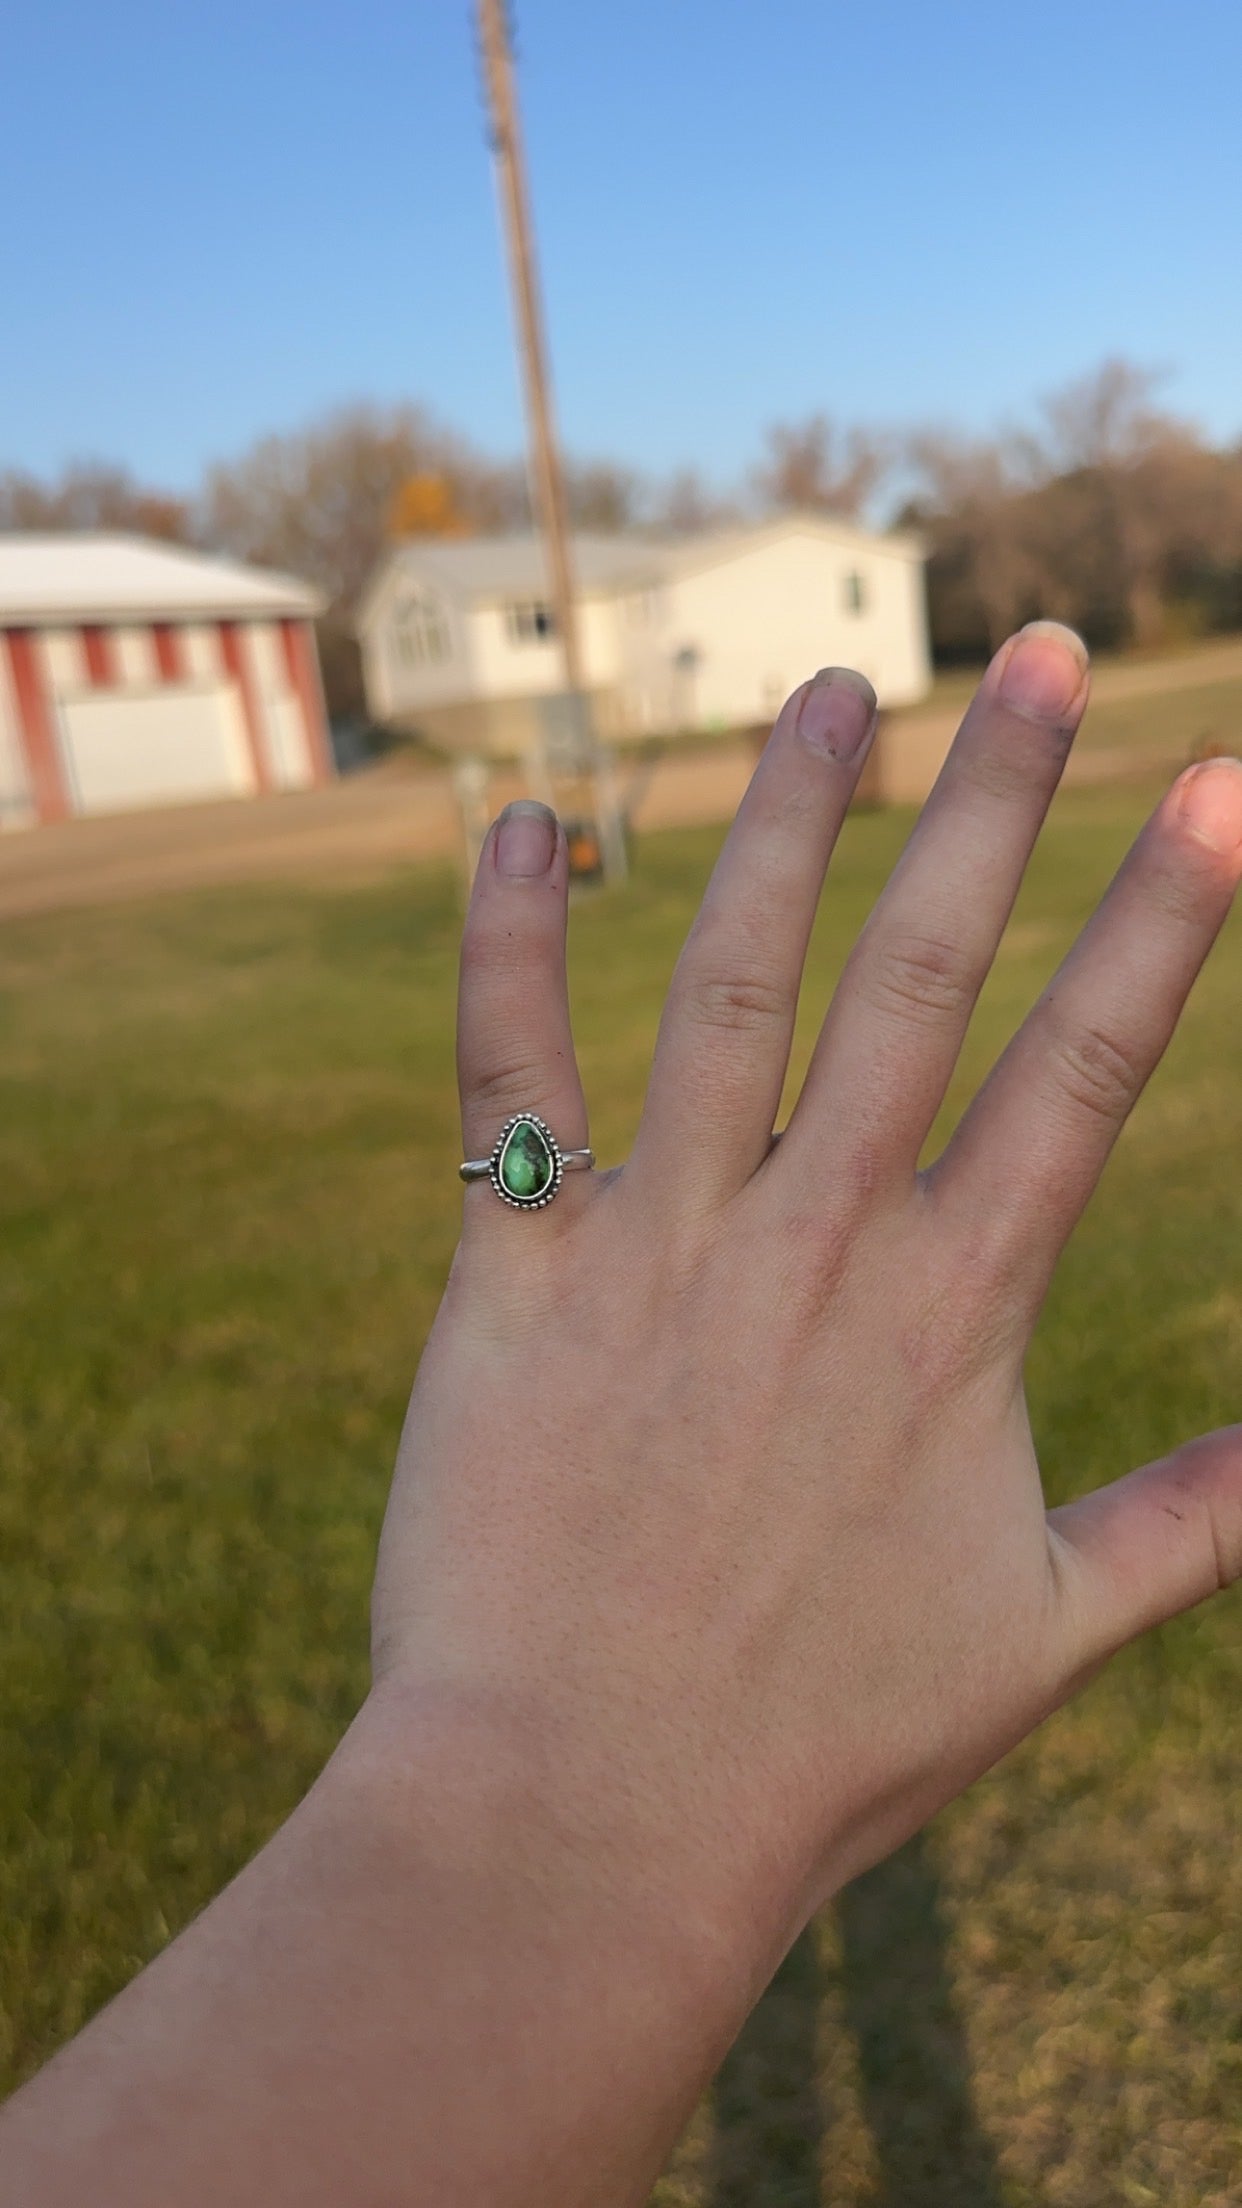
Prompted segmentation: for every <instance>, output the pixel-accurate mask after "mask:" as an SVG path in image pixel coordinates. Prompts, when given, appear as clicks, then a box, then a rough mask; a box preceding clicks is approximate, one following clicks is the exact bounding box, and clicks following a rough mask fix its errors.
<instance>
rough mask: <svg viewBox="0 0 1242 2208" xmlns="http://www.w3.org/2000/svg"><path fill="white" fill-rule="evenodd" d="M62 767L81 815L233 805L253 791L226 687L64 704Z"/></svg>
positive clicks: (94, 696)
mask: <svg viewBox="0 0 1242 2208" xmlns="http://www.w3.org/2000/svg"><path fill="white" fill-rule="evenodd" d="M60 719H61V734H62V738H63V742H64V747H65V766H66V769H67V771H68V775H69V780H70V785H71V787H72V790H73V793H74V804H75V809H76V810H77V811H78V812H80V813H110V812H123V811H126V810H128V809H129V808H130V807H133V806H138V805H175V804H178V803H179V802H181V801H183V800H186V799H190V798H202V797H233V796H239V795H242V794H244V793H246V792H248V791H249V790H251V789H252V788H253V786H254V784H253V777H252V774H251V768H250V760H249V755H248V752H247V749H246V739H245V730H244V727H243V725H242V718H241V710H240V707H239V705H238V701H237V695H236V692H235V691H234V690H233V688H232V687H231V685H229V684H209V685H203V686H200V687H179V688H173V689H167V690H155V691H149V692H147V693H146V694H145V695H143V694H139V695H137V696H133V695H131V696H128V697H127V696H126V695H125V693H124V692H123V691H99V690H96V691H92V692H91V693H90V695H89V696H82V697H78V698H72V697H70V698H62V699H61V705H60Z"/></svg>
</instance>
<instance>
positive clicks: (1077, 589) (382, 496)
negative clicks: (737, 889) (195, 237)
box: [0, 360, 1242, 712]
mask: <svg viewBox="0 0 1242 2208" xmlns="http://www.w3.org/2000/svg"><path fill="white" fill-rule="evenodd" d="M1157 392H1158V379H1156V378H1155V377H1153V376H1152V375H1151V374H1149V373H1148V372H1146V371H1145V370H1142V369H1139V368H1136V367H1134V366H1132V365H1130V364H1129V363H1127V362H1125V361H1121V360H1113V361H1108V362H1105V363H1104V365H1103V366H1102V367H1100V368H1098V369H1097V370H1095V371H1094V372H1093V373H1092V374H1091V375H1088V376H1085V377H1084V378H1082V380H1081V381H1079V382H1076V383H1074V384H1072V385H1069V386H1067V387H1066V388H1065V389H1064V390H1062V391H1059V392H1057V393H1054V394H1053V395H1052V396H1051V397H1050V398H1049V399H1047V400H1046V401H1045V402H1044V403H1043V405H1042V406H1041V407H1040V409H1039V410H1038V413H1037V414H1036V416H1035V417H1034V419H1033V420H1032V421H1031V422H1030V423H1028V424H1026V425H1022V426H1019V427H1017V428H1014V429H1010V430H1006V431H1004V432H1002V433H998V434H996V435H994V436H990V437H980V438H965V437H962V436H961V435H958V434H956V433H953V432H949V431H942V430H937V429H934V428H926V427H925V428H922V429H919V430H917V431H914V432H904V433H898V432H895V431H891V432H890V431H883V430H879V431H877V430H874V429H870V428H861V427H855V428H847V427H843V426H841V425H838V424H835V423H833V422H832V421H830V420H829V419H828V417H827V416H825V415H823V414H817V415H813V416H811V417H810V418H809V419H808V420H806V421H802V422H797V423H778V424H776V425H775V426H774V427H773V428H772V429H770V430H769V432H768V434H767V437H766V439H765V445H764V450H763V453H762V455H761V457H760V459H759V461H758V463H757V464H756V466H755V467H754V468H753V470H752V471H751V472H750V474H749V475H748V476H747V478H746V480H745V481H744V482H743V483H742V484H740V485H739V486H737V487H736V488H734V489H732V490H730V491H727V492H721V491H718V490H716V489H714V488H713V487H712V486H711V485H709V484H708V483H707V482H706V481H705V480H704V479H703V478H702V476H700V475H699V474H698V473H697V472H696V471H695V470H693V469H684V470H681V471H679V472H677V473H676V474H674V475H672V476H670V477H667V478H654V477H651V476H644V475H642V474H641V473H639V472H638V471H637V470H634V469H630V468H627V467H623V466H619V465H616V464H615V463H612V462H609V461H606V460H605V461H594V462H581V461H576V462H571V463H570V465H569V468H568V494H569V505H570V511H571V515H572V518H573V521H574V524H575V526H576V527H578V528H580V529H591V530H600V531H620V530H632V529H646V530H652V531H656V532H659V533H671V534H676V533H682V532H685V531H689V530H695V529H703V528H710V527H714V526H724V525H727V524H728V523H729V522H731V521H738V520H744V519H754V518H756V517H757V516H761V515H763V514H765V513H776V512H782V511H788V510H790V509H798V508H801V509H805V510H808V511H812V512H820V513H834V514H841V515H846V516H849V517H852V518H856V519H857V518H865V519H867V520H868V521H871V522H874V523H877V524H886V523H887V524H900V525H903V526H908V527H915V528H917V529H919V530H920V531H921V532H922V534H923V536H924V538H925V540H926V542H927V545H928V552H929V561H928V591H929V600H930V610H931V625H932V639H933V647H934V650H935V652H936V655H937V657H938V658H939V659H942V660H950V659H968V658H971V659H973V658H979V657H981V656H983V655H984V654H985V653H986V652H987V651H989V650H990V649H991V648H993V647H994V646H995V645H996V644H997V643H999V642H1000V640H1001V639H1002V638H1003V637H1004V636H1005V635H1007V634H1008V632H1009V630H1010V629H1011V628H1013V627H1014V626H1016V625H1017V624H1018V623H1019V622H1021V621H1023V620H1028V619H1031V618H1033V617H1035V616H1037V615H1041V614H1043V615H1050V616H1053V617H1055V618H1057V619H1060V620H1064V621H1070V622H1072V623H1073V624H1074V625H1075V626H1076V627H1077V628H1079V629H1081V630H1082V631H1083V633H1084V634H1085V635H1086V636H1087V638H1088V640H1089V641H1090V642H1091V643H1092V644H1095V645H1106V646H1124V645H1136V646H1148V645H1153V644H1158V643H1161V642H1167V641H1172V640H1174V639H1177V638H1180V637H1185V636H1189V635H1194V634H1204V633H1208V632H1210V631H1213V630H1221V629H1231V628H1239V627H1242V446H1235V447H1232V448H1229V449H1226V450H1219V449H1215V448H1213V447H1211V446H1210V445H1208V444H1207V443H1205V441H1204V440H1203V439H1202V437H1201V436H1200V435H1199V434H1198V433H1197V432H1196V430H1195V429H1194V427H1193V426H1192V425H1191V424H1189V423H1188V422H1185V421H1183V420H1181V419H1180V418H1178V417H1177V416H1176V415H1175V414H1172V413H1170V412H1168V411H1166V410H1165V409H1163V408H1162V407H1161V406H1160V405H1159V404H1158V401H1157ZM529 519H530V512H529V500H528V494H527V484H526V474H525V470H524V468H523V466H522V465H521V463H520V462H516V461H497V460H494V459H492V458H489V457H488V456H487V455H486V454H485V453H482V452H481V451H480V450H479V449H478V448H477V447H476V446H474V445H473V444H471V443H470V442H469V440H467V439H466V438H464V437H461V436H459V435H458V434H456V433H455V432H454V431H452V430H450V429H447V428H445V427H444V426H443V425H442V424H440V423H438V422H437V421H435V420H434V419H433V418H432V417H431V416H430V415H429V414H427V413H425V412H424V411H423V410H422V409H420V408H417V407H397V408H392V409H388V410H386V411H385V410H380V409H377V408H373V407H363V406H360V407H353V408H349V409H346V410H344V411H341V412H338V413H335V414H332V415H330V416H328V417H327V418H326V419H324V420H323V421H321V422H318V423H316V424H313V425H312V426H311V427H310V428H308V429H304V430H300V431H296V432H293V433H291V434H287V435H280V436H271V437H265V438H263V439H261V440H260V441H259V442H258V443H257V444H255V445H254V446H252V447H251V448H250V449H249V450H248V451H247V452H244V453H243V454H242V455H241V456H240V457H239V458H238V459H236V460H234V461H230V462H227V463H224V464H221V465H219V466H216V467H213V468H211V469H209V470H208V472H207V474H206V477H205V479H204V481H203V483H202V485H201V487H200V489H199V490H198V491H197V493H196V494H194V495H193V496H192V497H178V496H174V495H171V494H168V493H166V492H163V491H160V490H158V489H150V488H146V487H144V486H142V485H140V484H138V483H136V482H135V481H134V480H133V478H132V477H131V476H130V475H128V474H127V473H126V472H125V471H124V470H122V469H117V468H111V467H102V466H97V465H79V466H75V467H70V468H68V469H66V471H65V472H64V474H63V475H62V476H61V477H60V479H59V480H58V481H55V482H40V481H38V480H36V479H35V478H33V477H31V476H29V475H26V474H23V473H21V472H20V471H16V470H13V471H10V472H8V473H0V528H3V529H83V528H97V529H130V530H137V531H141V532H142V533H144V534H147V535H152V536H157V537H165V538H168V539H170V540H172V541H176V542H181V543H187V544H195V545H201V546H204V547H206V548H209V549H214V550H218V551H223V552H232V553H235V554H237V555H239V556H240V557H242V558H245V559H250V560H255V561H258V562H260V563H263V564H266V565H269V566H274V567H281V568H286V569H288V570H290V571H291V572H293V573H295V574H298V575H304V576H306V577H308V578H309V579H310V580H312V581H314V582H316V583H318V584H319V585H320V587H321V588H322V589H323V590H324V591H325V592H326V594H327V595H328V597H329V599H330V600H331V610H330V612H329V614H328V616H327V617H326V619H325V621H324V623H323V624H322V631H321V646H322V650H323V657H324V671H325V679H326V682H327V687H328V691H329V697H330V700H331V703H332V705H333V707H334V708H335V709H336V710H337V711H342V712H348V711H356V710H357V709H358V708H359V706H360V703H361V696H360V686H359V676H358V665H357V653H356V649H355V647H354V645H353V642H352V637H351V633H350V624H351V619H352V614H353V610H354V607H355V606H356V604H357V600H358V597H359V594H360V592H361V590H362V588H363V585H364V583H365V581H366V578H367V576H368V575H369V573H370V571H371V569H372V567H373V565H374V563H375V561H376V559H377V558H378V557H379V555H380V553H381V551H382V550H383V548H384V546H385V544H387V543H390V542H391V541H393V539H394V538H397V537H401V536H404V535H410V534H418V533H420V532H428V533H447V534H462V533H467V532H481V531H494V530H507V529H517V528H522V527H524V526H527V525H528V523H529Z"/></svg>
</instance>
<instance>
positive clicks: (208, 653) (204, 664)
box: [180, 621, 224, 682]
mask: <svg viewBox="0 0 1242 2208" xmlns="http://www.w3.org/2000/svg"><path fill="white" fill-rule="evenodd" d="M180 636H181V651H182V658H183V664H184V666H185V671H186V674H187V676H188V677H189V678H190V680H191V681H194V682H219V681H220V680H221V679H222V677H223V675H224V661H223V659H222V657H221V654H220V631H219V629H218V628H215V627H214V626H213V627H208V626H207V624H206V623H205V622H199V621H187V622H186V623H185V625H184V626H183V627H182V629H181V631H180Z"/></svg>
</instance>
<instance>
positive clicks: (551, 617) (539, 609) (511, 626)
mask: <svg viewBox="0 0 1242 2208" xmlns="http://www.w3.org/2000/svg"><path fill="white" fill-rule="evenodd" d="M505 627H506V628H507V629H508V631H509V637H510V641H511V642H512V643H514V644H544V643H546V642H547V640H548V638H549V637H550V636H555V635H556V616H555V614H554V613H553V611H552V608H551V606H547V605H545V604H544V603H543V600H542V599H541V598H519V599H517V600H515V602H514V604H513V605H511V606H506V607H505Z"/></svg>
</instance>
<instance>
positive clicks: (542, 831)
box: [496, 797, 556, 882]
mask: <svg viewBox="0 0 1242 2208" xmlns="http://www.w3.org/2000/svg"><path fill="white" fill-rule="evenodd" d="M555 850H556V814H555V813H550V812H549V811H548V808H547V806H546V805H539V804H537V803H536V801H535V799H534V798H533V797H519V798H517V799H515V801H514V803H513V804H512V805H506V807H505V809H504V811H503V813H502V814H501V816H500V820H499V822H498V824H497V828H496V872H497V873H498V874H506V875H508V877H509V879H510V881H515V882H518V881H533V880H534V878H535V876H536V875H538V874H546V873H547V871H548V868H549V867H550V866H551V864H552V856H553V853H554V852H555Z"/></svg>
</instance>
